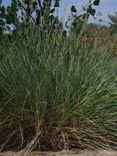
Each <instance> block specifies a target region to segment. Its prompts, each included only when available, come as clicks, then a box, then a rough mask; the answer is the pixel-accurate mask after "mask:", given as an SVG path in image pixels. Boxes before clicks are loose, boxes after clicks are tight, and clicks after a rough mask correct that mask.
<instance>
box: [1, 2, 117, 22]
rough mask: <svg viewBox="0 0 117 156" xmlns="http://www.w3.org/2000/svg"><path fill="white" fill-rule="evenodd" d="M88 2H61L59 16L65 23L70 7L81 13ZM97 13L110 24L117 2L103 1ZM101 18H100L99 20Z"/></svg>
mask: <svg viewBox="0 0 117 156" xmlns="http://www.w3.org/2000/svg"><path fill="white" fill-rule="evenodd" d="M10 1H11V0H3V4H5V5H8V4H9V3H10ZM87 2H88V0H61V1H60V9H59V10H58V14H59V16H60V17H61V18H62V20H63V21H65V20H66V19H67V18H68V16H69V14H70V6H71V5H73V4H74V5H75V6H76V7H77V8H78V11H79V12H80V11H81V10H82V5H83V4H86V3H87ZM96 10H97V13H98V12H101V13H102V17H101V18H103V21H104V23H105V24H107V23H108V14H113V13H114V12H115V11H117V0H101V2H100V5H99V6H98V7H96ZM99 18H100V17H98V19H99ZM90 22H95V20H94V19H93V17H90Z"/></svg>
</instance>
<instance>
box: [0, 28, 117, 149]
mask: <svg viewBox="0 0 117 156" xmlns="http://www.w3.org/2000/svg"><path fill="white" fill-rule="evenodd" d="M40 34H41V33H40V32H39V30H35V29H34V30H33V29H32V30H31V31H30V32H28V34H27V35H26V36H22V35H21V34H17V35H16V36H15V37H14V38H13V37H11V39H10V40H8V41H7V42H6V43H5V44H4V45H1V46H0V49H1V51H2V53H3V56H2V57H1V58H0V147H1V150H8V149H15V150H20V149H23V148H26V149H28V150H29V149H35V150H36V149H38V150H59V149H63V148H90V149H93V148H96V147H97V148H102V147H103V148H108V147H111V146H113V147H117V144H116V143H117V66H116V64H114V62H113V61H112V56H111V51H110V50H109V48H108V45H107V44H105V43H102V44H100V46H99V45H98V37H95V40H94V41H93V43H92V45H90V46H89V42H88V41H87V42H86V40H85V37H83V39H82V40H81V39H80V41H77V42H75V41H74V40H73V38H70V36H68V37H64V36H63V34H62V33H61V32H59V31H57V30H56V31H55V32H54V33H53V34H52V35H51V34H50V35H46V34H45V35H43V36H41V35H40ZM24 37H25V38H24ZM73 42H74V44H73ZM79 44H80V46H78V45H79Z"/></svg>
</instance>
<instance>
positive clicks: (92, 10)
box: [87, 5, 96, 16]
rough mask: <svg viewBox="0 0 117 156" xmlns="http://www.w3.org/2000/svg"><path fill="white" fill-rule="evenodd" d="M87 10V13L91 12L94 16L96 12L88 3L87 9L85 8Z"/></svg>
mask: <svg viewBox="0 0 117 156" xmlns="http://www.w3.org/2000/svg"><path fill="white" fill-rule="evenodd" d="M87 12H88V13H89V14H91V15H92V16H94V15H95V13H96V10H95V9H93V8H92V5H89V6H88V9H87Z"/></svg>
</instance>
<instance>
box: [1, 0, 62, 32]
mask: <svg viewBox="0 0 117 156" xmlns="http://www.w3.org/2000/svg"><path fill="white" fill-rule="evenodd" d="M59 1H60V0H56V1H54V7H53V5H52V0H43V2H42V1H40V0H33V1H31V0H28V1H27V0H25V1H22V0H21V1H20V0H12V1H11V4H10V6H8V7H7V8H5V7H4V6H0V18H1V19H2V21H3V19H4V20H6V22H5V24H12V25H14V26H15V28H16V29H19V25H20V26H21V24H22V25H23V27H24V29H25V28H27V27H28V26H29V25H32V24H33V25H37V26H39V27H41V29H43V31H49V30H50V27H51V29H52V26H53V29H54V27H56V26H57V25H62V23H61V22H60V21H59V20H58V17H57V16H55V14H54V13H55V10H56V8H57V7H59ZM33 14H35V16H34V15H33ZM42 19H43V20H42ZM0 25H1V23H0ZM2 26H3V25H1V27H2ZM2 28H3V27H2Z"/></svg>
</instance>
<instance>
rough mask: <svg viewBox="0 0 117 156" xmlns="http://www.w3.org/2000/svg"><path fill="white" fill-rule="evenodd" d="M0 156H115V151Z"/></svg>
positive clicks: (3, 154) (4, 155)
mask: <svg viewBox="0 0 117 156" xmlns="http://www.w3.org/2000/svg"><path fill="white" fill-rule="evenodd" d="M0 156H117V151H111V150H110V151H109V150H108V151H107V150H102V151H88V150H87V151H76V152H73V151H62V152H47V153H39V152H32V153H27V154H24V152H23V151H21V152H17V153H13V152H6V153H1V154H0Z"/></svg>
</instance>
